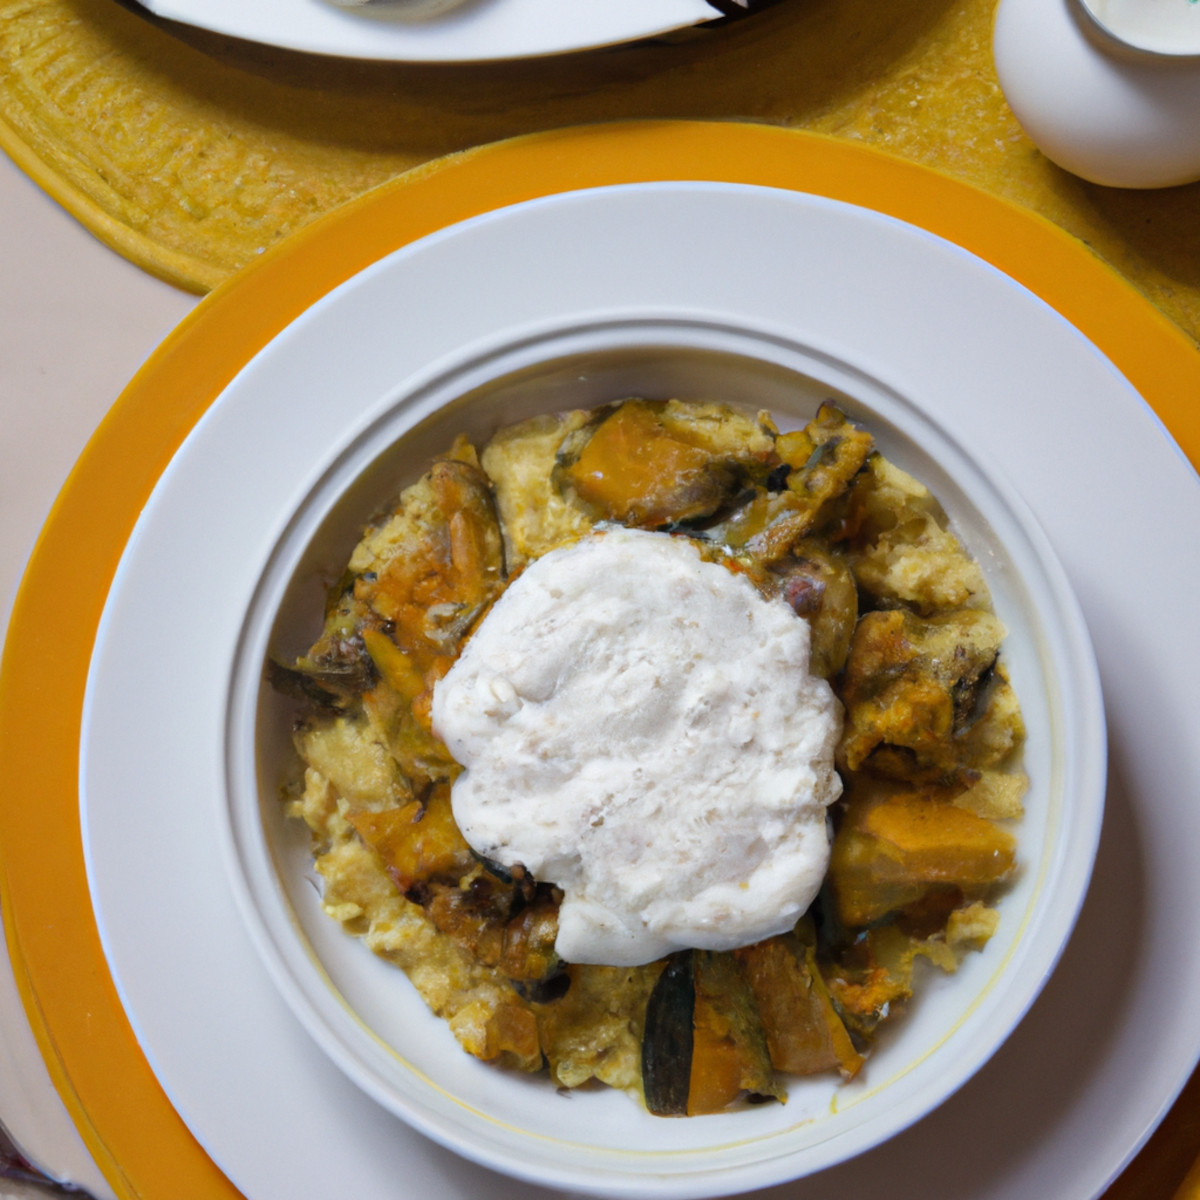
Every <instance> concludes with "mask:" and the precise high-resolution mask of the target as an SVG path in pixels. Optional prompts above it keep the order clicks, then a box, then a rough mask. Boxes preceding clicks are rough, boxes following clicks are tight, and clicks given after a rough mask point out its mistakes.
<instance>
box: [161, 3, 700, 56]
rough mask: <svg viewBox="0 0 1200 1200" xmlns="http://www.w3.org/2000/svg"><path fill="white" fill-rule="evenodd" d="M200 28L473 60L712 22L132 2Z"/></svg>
mask: <svg viewBox="0 0 1200 1200" xmlns="http://www.w3.org/2000/svg"><path fill="white" fill-rule="evenodd" d="M138 3H139V4H141V5H142V7H143V8H146V9H149V10H150V12H152V13H156V14H157V15H158V16H160V17H167V18H169V19H170V20H172V21H182V22H183V23H184V24H187V25H194V26H196V27H197V28H199V29H208V30H211V31H212V32H214V33H221V34H226V35H227V36H229V37H238V38H245V39H247V40H249V41H253V42H262V43H264V44H266V45H268V46H280V47H283V48H285V49H288V50H304V51H308V52H310V53H313V54H331V55H337V56H339V57H343V58H363V59H380V60H384V59H392V60H396V61H402V62H473V61H485V60H489V59H504V58H526V57H532V56H536V55H544V54H560V53H565V52H567V51H573V50H588V49H594V48H597V47H600V46H610V45H615V44H617V43H619V42H630V41H634V40H635V39H637V38H647V37H656V36H658V35H661V34H664V33H670V32H671V31H672V30H676V29H685V28H687V27H688V26H691V25H699V24H701V23H702V22H704V21H712V20H714V19H716V18H717V17H719V16H720V15H721V14H720V12H719V11H718V10H717V9H715V8H713V6H712V5H711V4H709V3H708V2H707V0H385V2H381V3H376V4H371V5H368V6H365V7H363V8H339V7H338V6H337V5H335V4H333V3H332V0H138Z"/></svg>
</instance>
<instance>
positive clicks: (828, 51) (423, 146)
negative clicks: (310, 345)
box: [0, 0, 1200, 338]
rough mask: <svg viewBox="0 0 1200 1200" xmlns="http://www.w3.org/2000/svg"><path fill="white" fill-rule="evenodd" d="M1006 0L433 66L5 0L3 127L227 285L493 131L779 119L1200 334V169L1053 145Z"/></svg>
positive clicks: (46, 177)
mask: <svg viewBox="0 0 1200 1200" xmlns="http://www.w3.org/2000/svg"><path fill="white" fill-rule="evenodd" d="M597 2H602V0H597ZM994 2H995V0H889V2H888V3H886V4H884V3H880V2H879V0H783V2H782V3H780V4H778V5H777V6H775V7H773V8H768V9H766V10H764V11H762V12H760V13H758V14H756V15H754V16H753V17H751V18H750V19H748V20H744V21H739V22H733V23H730V24H724V25H717V26H712V27H701V28H699V29H696V30H694V31H690V32H689V33H687V34H685V35H682V36H675V37H672V38H667V39H663V40H660V41H653V42H647V43H641V44H638V45H632V46H626V47H619V48H615V49H610V50H604V51H597V52H592V53H588V54H583V55H575V56H564V57H561V58H552V59H541V60H536V61H529V62H515V63H496V64H487V65H471V66H442V65H433V66H429V65H421V66H413V65H404V64H376V63H361V62H351V61H342V60H334V59H322V58H316V57H310V56H306V55H302V54H293V53H289V52H285V51H279V50H276V49H272V48H265V47H257V46H252V45H249V44H246V43H241V42H236V41H232V40H228V39H223V38H219V37H215V36H211V35H203V34H197V33H195V32H194V31H188V30H185V29H180V28H174V27H167V26H164V25H162V24H161V23H159V24H154V23H151V22H150V21H148V20H146V19H144V18H143V17H142V16H139V15H136V14H135V13H133V12H130V11H126V10H125V9H123V8H122V7H120V5H118V4H117V3H116V2H115V0H0V146H3V147H4V148H5V149H6V150H7V151H8V152H9V153H10V154H11V155H12V156H13V157H14V158H16V159H17V160H18V162H19V163H20V164H21V166H22V167H23V168H24V169H25V170H26V171H28V172H29V173H30V174H31V175H33V176H34V177H35V178H36V179H37V180H38V181H39V182H40V183H41V184H42V186H43V187H45V188H46V189H47V190H48V191H50V192H51V193H52V194H53V195H54V196H55V197H56V198H58V199H59V200H60V201H61V202H62V203H63V204H64V205H65V206H66V207H67V208H68V209H70V210H71V211H72V212H73V213H74V214H75V215H76V216H77V217H79V218H80V219H81V220H82V221H83V222H84V223H85V224H86V225H87V226H88V227H89V228H91V229H92V230H93V231H94V232H95V233H97V235H98V236H100V237H101V238H103V239H104V240H105V241H106V242H108V243H109V244H110V245H112V246H113V247H114V248H116V249H117V250H119V251H120V252H121V253H122V254H125V255H127V256H128V257H129V258H131V259H133V260H134V261H135V262H138V263H140V264H141V265H142V266H144V267H145V268H146V269H148V270H150V271H153V272H154V273H155V274H158V275H160V276H163V277H164V278H166V279H169V280H171V281H173V282H175V283H177V284H179V285H181V286H183V287H186V288H190V289H192V290H195V291H204V290H206V289H208V288H210V287H213V286H215V285H216V284H217V283H219V282H220V281H221V280H222V279H224V278H226V277H227V276H228V275H229V274H230V273H231V272H233V271H236V270H237V268H238V267H239V266H241V265H242V264H244V263H246V262H248V261H249V260H250V259H252V258H253V257H254V256H255V255H256V254H258V253H260V252H261V250H262V249H263V248H265V247H267V246H269V245H271V244H272V243H273V242H275V241H277V240H278V239H279V238H282V237H285V236H286V235H287V234H288V233H290V232H291V231H293V230H295V229H297V228H298V227H300V226H301V225H303V224H305V223H306V222H307V221H309V220H311V219H312V218H313V217H315V216H317V215H319V214H320V213H322V212H325V211H327V210H328V209H329V208H331V207H333V206H334V205H337V204H339V203H341V202H342V201H344V200H346V199H348V198H350V197H352V196H355V195H357V194H359V193H360V192H362V191H364V190H366V189H367V188H370V187H372V186H373V185H375V184H378V183H381V182H383V181H384V180H386V179H390V178H392V177H394V176H396V175H398V174H400V173H403V172H405V171H408V170H411V169H414V168H419V167H420V166H421V165H422V164H425V163H427V162H429V161H430V160H433V159H436V158H438V157H439V156H442V155H446V154H450V153H453V152H456V151H460V150H464V149H467V148H469V147H472V146H477V145H480V144H482V143H485V142H489V141H494V140H497V139H500V138H504V137H509V136H512V135H516V134H521V133H528V132H533V131H536V130H541V129H547V128H552V127H557V126H564V125H570V124H580V123H587V122H593V121H602V120H610V119H618V118H630V117H693V118H711V119H734V120H736V119H745V120H756V121H766V122H774V123H778V124H782V125H788V126H795V127H799V128H806V129H813V130H817V131H820V132H825V133H830V134H834V135H836V136H841V137H846V138H855V139H859V140H862V141H864V142H867V143H870V144H872V145H875V146H878V147H880V148H882V149H885V150H888V151H891V152H894V153H896V154H898V155H902V156H905V157H908V158H910V159H913V160H916V161H918V162H921V163H924V164H926V165H928V166H932V167H935V168H939V169H942V170H944V171H947V172H949V173H951V174H953V175H956V176H958V177H960V178H963V179H966V180H968V181H970V182H972V183H975V184H978V185H979V186H981V187H983V188H985V189H988V190H990V191H992V192H994V193H997V194H999V195H1002V196H1004V197H1006V198H1008V199H1010V200H1015V201H1017V202H1018V203H1021V204H1024V205H1026V206H1028V207H1030V208H1032V209H1034V210H1035V211H1037V212H1039V213H1041V214H1042V215H1044V216H1046V217H1048V218H1049V219H1050V220H1052V221H1054V222H1056V223H1057V224H1059V225H1060V226H1062V227H1063V228H1064V229H1066V230H1068V231H1069V232H1071V233H1073V234H1075V235H1076V236H1078V237H1080V238H1082V239H1083V240H1084V241H1085V242H1087V243H1088V244H1089V245H1090V246H1092V247H1093V248H1094V250H1095V251H1096V252H1097V253H1098V254H1100V255H1101V256H1102V257H1104V258H1105V259H1107V260H1108V261H1109V263H1110V264H1111V265H1112V266H1114V267H1115V268H1116V269H1117V270H1118V271H1119V272H1121V273H1122V274H1123V275H1124V276H1125V277H1126V278H1128V279H1129V280H1130V281H1131V282H1132V283H1133V284H1134V285H1135V286H1136V287H1138V288H1139V289H1140V290H1141V291H1142V292H1143V293H1144V294H1145V295H1146V296H1147V297H1148V298H1149V299H1150V300H1151V301H1152V302H1153V303H1154V304H1156V305H1157V306H1158V307H1159V308H1160V309H1162V310H1163V311H1164V312H1165V313H1167V314H1168V315H1169V316H1170V317H1171V318H1173V319H1174V320H1175V321H1176V322H1177V323H1178V324H1179V325H1180V326H1181V327H1182V328H1183V329H1184V330H1185V331H1186V332H1188V333H1189V334H1190V335H1192V336H1193V337H1198V338H1200V233H1198V229H1200V225H1198V223H1197V221H1196V214H1197V211H1198V210H1200V185H1192V186H1189V187H1183V188H1173V189H1169V190H1165V191H1157V192H1128V191H1118V190H1114V189H1107V188H1101V187H1097V186H1094V185H1090V184H1086V183H1084V182H1082V181H1081V180H1078V179H1076V178H1074V177H1073V176H1070V175H1068V174H1066V173H1065V172H1063V171H1060V170H1059V169H1058V168H1056V167H1054V166H1053V165H1052V164H1051V163H1049V162H1047V161H1046V159H1044V158H1043V157H1042V155H1041V154H1039V153H1038V151H1037V150H1036V149H1035V148H1034V147H1033V145H1032V144H1031V143H1030V142H1029V140H1028V139H1027V138H1026V137H1025V136H1024V134H1023V133H1022V131H1021V129H1020V127H1019V126H1018V125H1017V123H1016V121H1015V119H1014V117H1013V116H1012V114H1011V112H1010V111H1009V110H1008V108H1007V106H1006V105H1005V103H1004V99H1003V96H1002V94H1001V92H1000V89H999V86H998V84H997V82H996V78H995V75H994V73H993V70H992V64H991V55H990V35H991V20H992V11H993V7H994Z"/></svg>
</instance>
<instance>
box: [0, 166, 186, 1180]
mask: <svg viewBox="0 0 1200 1200" xmlns="http://www.w3.org/2000/svg"><path fill="white" fill-rule="evenodd" d="M0 214H3V220H2V221H0V279H3V280H4V283H5V287H4V292H3V298H2V299H0V633H2V631H3V629H4V628H5V626H6V624H7V621H8V617H9V613H10V610H11V608H12V601H13V596H14V595H15V593H16V590H17V586H18V584H19V582H20V577H21V572H22V570H23V569H24V566H25V562H26V559H27V558H28V556H29V553H30V551H31V550H32V549H33V546H34V543H35V541H36V539H37V535H38V531H39V529H40V528H41V526H42V524H43V523H44V521H45V520H46V517H47V516H48V515H49V513H50V510H51V507H52V505H53V503H54V498H55V496H56V495H57V494H58V491H59V489H60V488H61V486H62V484H63V482H64V481H65V479H66V478H67V475H68V474H69V472H70V470H71V467H72V465H73V464H74V462H75V459H76V458H77V457H78V456H79V453H80V451H81V450H82V449H83V447H84V446H85V445H86V443H87V440H88V438H89V437H90V436H91V434H92V432H93V430H94V429H95V427H96V425H97V424H98V423H99V422H100V420H101V418H102V417H103V416H104V413H105V412H106V411H107V409H108V407H109V405H110V404H111V403H112V402H113V400H115V399H116V397H117V396H118V395H119V394H120V392H121V390H122V388H123V387H124V386H125V384H126V383H127V382H128V380H129V379H130V378H131V376H132V375H133V374H134V373H135V372H136V371H137V369H138V367H139V366H140V365H141V364H142V362H143V361H144V360H145V359H146V358H147V357H148V356H149V354H150V352H151V351H152V350H153V349H154V347H155V346H156V345H158V343H159V342H160V341H161V340H162V339H163V337H165V336H166V334H167V333H168V332H169V331H170V330H171V329H172V328H173V327H174V326H175V325H176V324H178V323H179V321H181V320H182V319H183V318H184V316H186V315H187V313H188V312H189V311H190V310H191V309H192V308H193V307H194V305H195V304H196V302H197V301H196V297H195V296H192V295H188V294H187V293H185V292H181V291H178V290H176V289H175V288H173V287H170V286H169V285H167V284H165V283H161V282H159V281H158V280H157V279H154V278H152V277H151V276H149V275H147V274H146V273H145V272H143V271H141V270H140V269H139V268H137V267H135V266H133V265H132V264H131V263H129V262H127V261H126V260H125V259H123V258H121V257H120V256H119V255H117V254H115V253H114V252H113V251H112V250H110V249H108V247H106V246H104V245H102V244H101V243H100V242H98V241H97V240H96V239H95V238H93V237H92V235H91V234H89V233H88V232H87V231H86V230H84V228H83V227H82V226H81V225H79V224H78V223H77V222H76V221H75V220H74V219H73V218H72V217H70V216H68V215H67V214H66V213H65V212H64V211H63V210H62V209H61V208H59V206H58V205H57V204H55V203H54V202H53V201H52V200H51V199H50V198H49V197H48V196H46V195H45V193H43V192H42V191H40V190H39V189H38V188H37V187H35V186H34V184H32V183H31V182H30V181H29V180H28V179H27V178H26V177H25V176H24V175H22V174H21V173H20V171H18V170H17V168H16V167H15V166H14V165H13V164H12V163H11V162H10V161H9V160H8V159H7V158H5V157H4V156H3V155H0ZM2 960H3V961H0V1116H2V1117H3V1120H4V1123H5V1125H6V1126H7V1127H8V1128H9V1130H10V1131H11V1133H12V1134H13V1136H14V1137H15V1138H16V1140H17V1142H18V1144H20V1145H21V1146H22V1147H23V1148H24V1149H25V1150H26V1152H27V1153H30V1154H32V1155H34V1156H35V1157H36V1158H38V1159H39V1160H40V1161H41V1162H42V1164H43V1165H44V1166H46V1167H47V1168H49V1169H52V1170H53V1171H54V1172H55V1173H56V1174H60V1175H61V1176H63V1177H65V1178H68V1179H71V1180H73V1181H74V1182H76V1183H78V1184H79V1185H80V1186H83V1187H86V1188H88V1189H89V1190H91V1191H92V1192H93V1193H94V1194H95V1196H96V1197H97V1200H105V1198H107V1197H110V1196H111V1195H112V1191H111V1189H110V1188H109V1187H108V1185H107V1183H106V1182H105V1180H104V1178H103V1176H102V1175H101V1174H100V1172H99V1171H98V1169H97V1168H96V1167H95V1165H94V1164H93V1163H92V1161H91V1158H90V1156H89V1155H88V1153H87V1151H86V1149H85V1148H84V1146H83V1143H82V1141H81V1140H80V1138H79V1135H78V1134H77V1133H76V1131H75V1127H74V1125H73V1124H72V1123H71V1121H70V1119H69V1118H68V1116H67V1114H66V1111H65V1110H64V1109H63V1107H62V1105H61V1103H60V1102H59V1100H58V1097H57V1095H56V1094H55V1092H54V1089H53V1087H52V1086H51V1083H50V1079H49V1076H48V1075H47V1073H46V1069H45V1067H44V1065H43V1064H42V1060H41V1056H40V1054H39V1053H38V1050H37V1046H36V1044H35V1042H34V1040H33V1035H32V1033H31V1032H30V1030H29V1027H28V1024H27V1023H26V1021H25V1016H24V1013H23V1011H22V1009H21V1006H20V1002H19V999H18V996H17V992H16V987H15V984H14V982H13V977H12V968H11V966H10V963H9V959H8V955H7V954H5V955H3V956H2ZM4 1188H5V1185H4V1184H3V1183H0V1200H8V1196H13V1197H16V1196H18V1195H20V1196H24V1195H25V1193H23V1192H17V1191H16V1189H15V1185H14V1186H13V1188H12V1189H10V1190H9V1191H7V1192H6V1191H5V1190H4ZM28 1194H29V1195H30V1196H33V1195H35V1193H34V1192H32V1191H30V1192H29V1193H28ZM37 1194H40V1193H37Z"/></svg>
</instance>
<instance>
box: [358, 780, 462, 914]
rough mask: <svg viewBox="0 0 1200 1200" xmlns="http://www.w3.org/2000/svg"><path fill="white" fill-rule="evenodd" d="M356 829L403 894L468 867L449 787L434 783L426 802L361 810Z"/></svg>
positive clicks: (453, 875)
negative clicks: (380, 810)
mask: <svg viewBox="0 0 1200 1200" xmlns="http://www.w3.org/2000/svg"><path fill="white" fill-rule="evenodd" d="M350 823H351V824H352V825H353V826H354V829H355V832H356V833H357V834H358V836H359V837H361V838H362V840H363V841H364V842H365V843H366V844H367V845H368V846H370V847H371V849H372V850H374V851H375V853H376V854H378V855H379V857H380V859H381V860H382V862H383V865H384V868H385V869H386V871H387V873H388V874H389V875H390V876H391V877H392V879H393V880H395V882H396V886H397V887H399V888H400V890H401V891H402V892H406V891H408V890H409V888H411V887H412V886H413V885H414V884H417V883H424V882H427V881H428V880H430V879H435V878H453V877H455V876H456V875H458V874H461V873H462V871H463V870H465V869H467V868H469V866H470V864H471V861H472V859H471V851H470V847H469V846H468V845H467V843H466V841H465V839H464V838H463V835H462V834H461V833H460V832H459V830H458V826H457V825H456V824H455V823H454V814H453V813H452V812H451V809H450V788H449V786H448V785H444V784H443V785H438V786H437V787H435V788H434V789H433V792H432V794H431V795H430V797H429V800H428V802H427V803H425V804H422V803H421V802H420V801H419V800H413V801H412V802H411V803H409V804H406V805H404V806H403V807H402V808H389V809H384V810H383V811H382V812H359V813H355V814H354V815H352V816H351V818H350Z"/></svg>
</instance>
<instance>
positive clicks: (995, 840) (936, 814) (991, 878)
mask: <svg viewBox="0 0 1200 1200" xmlns="http://www.w3.org/2000/svg"><path fill="white" fill-rule="evenodd" d="M866 792H867V794H866V795H859V794H854V793H852V794H851V795H849V796H848V797H847V799H846V801H845V808H844V812H843V814H842V820H841V824H840V825H839V827H838V831H837V835H836V836H835V838H834V841H833V851H832V854H831V857H830V863H829V873H828V880H829V886H830V891H831V893H832V895H833V898H834V900H835V902H836V905H837V914H838V918H839V919H840V920H841V922H842V923H843V924H844V925H848V926H851V927H860V926H863V925H870V924H872V923H874V922H876V921H879V920H881V919H882V918H883V917H886V916H888V915H889V914H890V913H893V912H896V911H897V910H899V909H904V908H906V907H909V906H912V905H915V904H918V903H919V902H921V901H922V900H923V899H925V898H926V897H927V896H928V895H929V894H930V893H931V892H933V891H935V890H936V891H950V892H951V893H952V894H953V895H954V896H955V898H956V899H957V898H960V897H961V896H963V895H965V896H973V897H977V896H981V895H982V894H983V893H984V892H986V891H987V889H988V888H990V887H991V886H992V885H993V884H995V883H997V882H998V881H999V880H1001V879H1003V878H1005V876H1007V875H1008V874H1009V873H1010V872H1011V871H1012V869H1013V864H1014V861H1015V850H1016V843H1015V841H1014V839H1013V837H1012V835H1011V834H1009V833H1008V832H1007V831H1006V830H1004V829H1001V828H1000V826H999V825H997V824H996V823H995V822H994V821H989V820H987V819H986V818H985V817H979V816H976V815H975V814H974V813H972V812H969V811H968V810H966V809H964V808H959V807H958V806H957V805H955V804H953V803H951V802H950V801H949V800H948V799H946V798H944V796H942V795H939V794H936V793H930V792H924V793H923V792H911V791H892V790H890V789H874V788H868V789H866Z"/></svg>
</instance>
